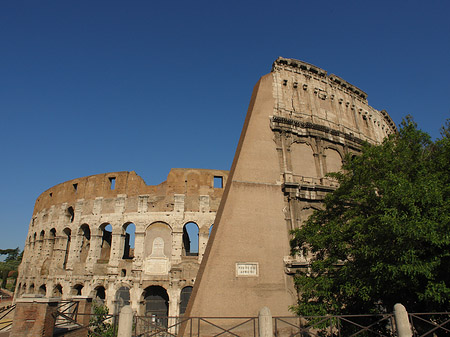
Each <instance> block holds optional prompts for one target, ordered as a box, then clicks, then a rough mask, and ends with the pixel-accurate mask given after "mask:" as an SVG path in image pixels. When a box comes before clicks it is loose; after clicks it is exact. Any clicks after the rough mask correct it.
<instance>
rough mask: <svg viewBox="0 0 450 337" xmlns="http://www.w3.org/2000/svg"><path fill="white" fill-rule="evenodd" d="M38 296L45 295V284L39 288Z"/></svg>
mask: <svg viewBox="0 0 450 337" xmlns="http://www.w3.org/2000/svg"><path fill="white" fill-rule="evenodd" d="M38 294H39V295H44V296H45V295H46V294H47V287H46V286H45V284H43V285H41V286H40V287H39V291H38Z"/></svg>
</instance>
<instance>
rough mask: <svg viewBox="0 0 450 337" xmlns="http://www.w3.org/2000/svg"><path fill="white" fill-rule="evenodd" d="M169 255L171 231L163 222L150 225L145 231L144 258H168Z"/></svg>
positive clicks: (170, 252)
mask: <svg viewBox="0 0 450 337" xmlns="http://www.w3.org/2000/svg"><path fill="white" fill-rule="evenodd" d="M156 243H158V244H156ZM171 254H172V229H171V228H170V226H169V225H168V224H166V223H164V222H155V223H152V224H151V225H150V226H148V227H147V229H146V230H145V238H144V257H152V256H154V257H158V258H162V257H166V258H168V257H169V256H171Z"/></svg>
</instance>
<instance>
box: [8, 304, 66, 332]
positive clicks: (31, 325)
mask: <svg viewBox="0 0 450 337" xmlns="http://www.w3.org/2000/svg"><path fill="white" fill-rule="evenodd" d="M59 300H60V299H58V298H45V297H42V296H39V295H26V296H24V297H22V298H19V299H17V301H16V309H15V314H14V320H13V324H12V328H11V332H10V334H9V336H10V337H53V329H54V326H55V315H54V314H55V312H56V308H57V306H58V303H59Z"/></svg>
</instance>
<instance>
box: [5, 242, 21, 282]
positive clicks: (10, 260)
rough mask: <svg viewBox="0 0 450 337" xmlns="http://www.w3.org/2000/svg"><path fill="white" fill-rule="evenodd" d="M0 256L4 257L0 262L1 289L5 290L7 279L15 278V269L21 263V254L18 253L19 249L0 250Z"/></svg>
mask: <svg viewBox="0 0 450 337" xmlns="http://www.w3.org/2000/svg"><path fill="white" fill-rule="evenodd" d="M0 255H6V258H5V260H4V261H1V262H0V273H1V278H2V284H1V287H2V288H6V283H7V280H8V277H14V278H17V268H19V265H20V262H21V261H22V255H23V252H22V253H20V250H19V247H17V248H16V249H0ZM12 272H13V273H12ZM14 272H15V273H14Z"/></svg>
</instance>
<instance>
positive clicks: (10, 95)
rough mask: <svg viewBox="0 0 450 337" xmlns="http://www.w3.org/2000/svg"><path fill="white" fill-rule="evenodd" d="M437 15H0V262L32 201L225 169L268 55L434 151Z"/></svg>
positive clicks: (3, 8)
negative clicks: (119, 178)
mask: <svg viewBox="0 0 450 337" xmlns="http://www.w3.org/2000/svg"><path fill="white" fill-rule="evenodd" d="M449 13H450V1H448V0H446V1H434V0H431V1H426V2H425V1H360V0H359V1H300V0H298V1H263V0H259V1H245V0H241V1H230V0H227V1H214V0H209V1H150V0H147V1H113V0H108V1H83V0H77V1H74V0H73V1H68V0H65V1H20V0H14V1H1V2H0V29H1V30H0V43H1V45H0V46H1V49H0V61H1V62H0V116H1V123H0V137H1V138H0V140H1V143H0V144H1V162H2V165H1V166H0V172H1V179H0V198H1V199H0V226H1V230H2V231H1V233H2V235H1V236H0V248H14V247H17V246H20V247H21V248H23V245H24V241H25V238H26V233H27V230H28V224H29V221H30V218H31V215H32V211H33V207H34V202H35V200H36V198H37V197H38V195H39V194H40V193H42V192H43V191H44V190H46V189H48V188H50V187H52V186H54V185H56V184H58V183H61V182H64V181H66V180H69V179H73V178H77V177H83V176H87V175H91V174H97V173H104V172H112V171H122V170H126V171H131V170H135V171H136V172H137V173H138V174H139V175H141V176H142V177H143V178H144V179H145V181H146V182H147V184H158V183H160V182H162V181H164V180H165V179H166V176H167V173H168V172H169V170H170V168H171V167H195V168H212V169H229V168H230V165H231V162H232V159H233V156H234V151H235V148H236V145H237V141H238V138H239V134H240V132H241V128H242V124H243V121H244V117H245V113H246V111H247V106H248V103H249V100H250V96H251V92H252V89H253V86H254V84H255V83H256V82H257V80H258V79H259V77H261V76H262V75H264V74H266V73H268V72H269V71H270V68H271V64H272V62H273V61H274V60H275V59H276V58H277V57H278V56H283V57H289V58H296V59H300V60H303V61H306V62H309V63H312V64H314V65H316V66H318V67H321V68H323V69H325V70H327V71H328V72H329V73H334V74H336V75H338V76H341V77H342V78H344V79H345V80H347V81H348V82H350V83H352V84H354V85H356V86H357V87H359V88H361V89H362V90H364V91H365V92H367V94H368V101H369V104H370V105H372V106H373V107H375V108H376V109H379V110H381V109H386V110H387V111H388V113H389V114H390V115H391V117H392V118H393V119H394V121H395V122H396V123H399V122H400V121H401V120H402V118H403V117H404V116H406V115H407V114H411V115H413V116H414V118H415V120H416V121H417V122H418V124H419V127H421V128H422V129H423V130H425V131H427V132H429V133H430V134H431V135H432V136H433V137H437V136H438V135H439V128H440V127H441V126H442V125H443V124H444V121H445V119H446V118H448V117H450V65H449V63H450V18H449Z"/></svg>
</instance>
